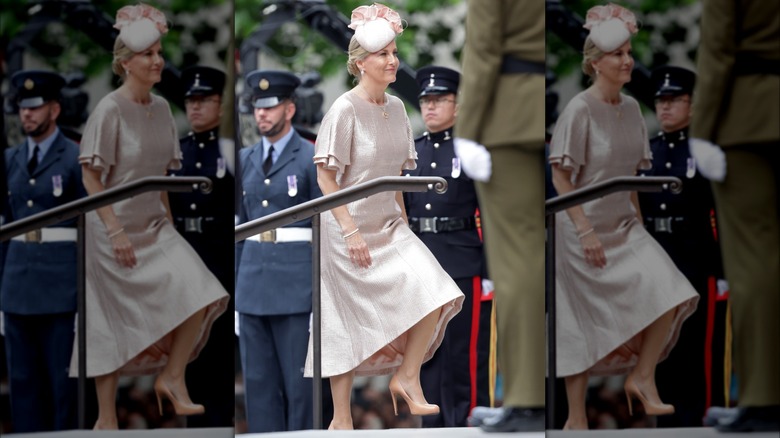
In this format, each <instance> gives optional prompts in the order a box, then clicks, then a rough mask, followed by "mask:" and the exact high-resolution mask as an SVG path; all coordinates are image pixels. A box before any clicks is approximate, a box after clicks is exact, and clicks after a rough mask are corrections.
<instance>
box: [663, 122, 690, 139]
mask: <svg viewBox="0 0 780 438" xmlns="http://www.w3.org/2000/svg"><path fill="white" fill-rule="evenodd" d="M658 134H659V135H660V136H661V138H662V139H663V140H664V141H683V140H687V139H688V127H687V126H686V127H685V128H683V129H679V130H677V131H672V132H663V131H660V132H659V133H658Z"/></svg>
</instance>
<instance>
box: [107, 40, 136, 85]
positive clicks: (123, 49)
mask: <svg viewBox="0 0 780 438" xmlns="http://www.w3.org/2000/svg"><path fill="white" fill-rule="evenodd" d="M133 55H135V52H133V51H132V50H130V48H129V47H127V46H126V45H125V43H124V41H122V39H121V38H119V37H117V38H116V41H114V60H113V61H112V62H111V70H112V71H113V72H114V74H115V75H117V76H119V78H120V79H122V80H124V79H125V77H126V76H127V73H125V68H124V67H122V62H124V61H127V60H128V59H130V58H132V57H133Z"/></svg>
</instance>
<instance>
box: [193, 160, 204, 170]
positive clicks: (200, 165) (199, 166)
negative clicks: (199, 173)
mask: <svg viewBox="0 0 780 438" xmlns="http://www.w3.org/2000/svg"><path fill="white" fill-rule="evenodd" d="M195 167H196V168H198V169H200V168H201V167H203V165H202V164H200V161H199V162H197V163H195Z"/></svg>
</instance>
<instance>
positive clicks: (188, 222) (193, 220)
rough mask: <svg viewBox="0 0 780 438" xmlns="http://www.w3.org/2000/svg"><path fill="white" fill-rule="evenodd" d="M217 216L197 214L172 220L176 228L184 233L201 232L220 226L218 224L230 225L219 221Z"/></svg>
mask: <svg viewBox="0 0 780 438" xmlns="http://www.w3.org/2000/svg"><path fill="white" fill-rule="evenodd" d="M217 219H218V218H215V217H213V216H197V217H181V216H179V217H175V218H174V219H173V220H174V222H175V225H176V229H178V230H179V231H182V232H185V233H197V234H203V233H206V232H209V231H211V230H214V229H216V228H220V225H223V226H227V227H231V228H232V225H229V224H228V222H225V221H224V220H222V221H219V220H217Z"/></svg>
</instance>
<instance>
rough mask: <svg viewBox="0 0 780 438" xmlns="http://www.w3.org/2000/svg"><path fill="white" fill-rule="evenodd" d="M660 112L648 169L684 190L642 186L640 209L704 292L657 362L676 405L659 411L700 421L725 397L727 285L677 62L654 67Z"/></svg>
mask: <svg viewBox="0 0 780 438" xmlns="http://www.w3.org/2000/svg"><path fill="white" fill-rule="evenodd" d="M651 80H652V83H653V84H654V86H655V90H656V93H655V109H656V117H657V118H658V122H659V124H660V126H661V131H660V132H659V133H658V136H656V137H654V138H653V139H651V140H650V148H651V149H652V152H653V167H652V169H650V170H647V171H645V172H643V173H644V174H645V175H648V176H676V177H678V178H680V179H681V180H682V182H683V190H682V192H681V193H680V194H676V195H675V194H672V193H671V192H669V191H662V192H658V193H640V194H639V201H640V209H641V211H642V216H643V219H644V224H645V227H646V228H647V230H648V231H649V232H650V234H651V235H652V236H653V237H654V238H655V239H656V240H657V241H658V243H660V244H661V246H662V247H663V248H664V249H665V250H666V252H667V253H668V254H669V256H670V257H671V258H672V260H673V261H674V263H675V264H676V265H677V267H678V268H679V269H680V271H681V272H682V273H683V274H684V275H685V276H686V277H687V278H688V280H689V281H690V282H691V284H693V286H694V287H695V288H696V290H697V291H698V292H699V295H700V296H701V298H700V300H701V301H700V305H699V307H698V309H697V310H696V312H695V313H694V314H693V315H691V317H690V318H689V319H688V321H687V322H686V324H685V327H683V330H682V331H681V333H680V339H679V341H678V342H677V347H675V348H674V349H673V350H672V352H671V353H670V355H669V357H668V358H667V359H666V360H665V361H663V362H661V363H660V364H659V365H658V368H657V371H656V382H657V385H658V392H659V394H660V395H661V398H662V399H663V400H665V401H666V402H667V403H671V404H673V405H675V406H676V412H675V413H674V414H673V415H667V416H663V417H658V425H659V426H663V427H700V426H701V425H702V418H703V417H704V413H705V410H706V409H707V408H708V407H709V406H723V405H724V391H723V380H724V379H723V373H724V352H725V309H726V299H727V295H726V286H725V281H723V280H722V279H723V267H722V263H721V252H720V245H719V243H718V232H717V227H716V220H715V201H714V198H713V196H712V189H711V186H710V181H709V180H708V179H706V178H705V177H704V176H702V175H701V174H700V173H699V172H698V171H697V169H696V163H695V161H694V159H693V158H692V157H691V153H690V150H689V148H688V125H690V122H691V99H692V94H693V85H694V82H695V75H694V73H693V72H692V71H690V70H686V69H684V68H680V67H673V66H663V67H659V68H657V69H655V70H654V71H653V72H652V77H651Z"/></svg>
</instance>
